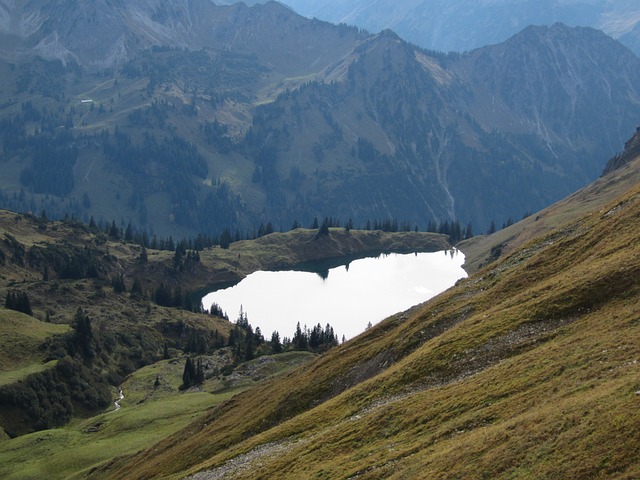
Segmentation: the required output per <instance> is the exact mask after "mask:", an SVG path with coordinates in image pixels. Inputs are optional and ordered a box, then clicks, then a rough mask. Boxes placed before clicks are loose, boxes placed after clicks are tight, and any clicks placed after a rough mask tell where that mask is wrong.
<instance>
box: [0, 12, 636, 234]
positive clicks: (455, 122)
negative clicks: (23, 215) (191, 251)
mask: <svg viewBox="0 0 640 480" xmlns="http://www.w3.org/2000/svg"><path fill="white" fill-rule="evenodd" d="M3 5H4V8H5V12H8V13H7V14H6V15H5V16H4V17H3V18H5V20H6V21H4V22H3V23H2V28H3V31H4V34H3V35H4V36H5V38H6V39H7V42H6V43H5V42H3V43H2V45H3V48H4V54H3V57H2V58H3V59H0V75H1V76H2V79H3V82H2V83H1V84H0V126H1V127H2V128H1V129H0V140H1V145H2V147H1V150H0V169H1V171H2V176H1V177H0V206H3V207H4V208H8V209H11V210H15V211H30V212H35V213H37V214H39V213H40V212H42V211H43V210H44V211H46V213H47V215H48V216H49V217H63V216H64V215H65V214H69V215H75V216H76V217H78V218H81V219H84V220H86V221H87V222H88V221H89V219H90V217H91V216H93V217H94V219H95V220H96V221H97V222H98V223H99V222H100V221H101V220H102V221H103V222H109V223H111V221H112V220H114V219H115V220H116V222H117V223H118V224H119V226H121V227H122V228H126V226H127V224H128V223H131V224H132V225H133V226H134V227H139V228H141V229H144V230H146V231H150V232H152V233H158V234H161V235H164V236H168V235H173V236H174V237H177V238H180V237H183V236H185V235H193V236H195V235H196V234H197V233H199V232H206V233H209V234H213V235H219V234H221V233H222V232H223V231H224V230H225V228H229V229H230V231H231V232H235V231H236V230H237V231H239V233H240V235H241V236H245V235H251V234H252V230H253V229H255V228H256V226H257V225H259V224H260V223H261V222H263V223H268V222H272V224H273V225H274V226H275V228H276V229H279V228H281V229H283V230H285V229H288V228H289V227H290V226H291V225H292V224H293V223H294V221H298V222H302V223H303V224H305V225H310V224H311V222H312V221H313V218H314V217H318V218H323V217H326V216H333V217H337V218H338V219H339V220H340V221H342V222H347V221H348V220H349V219H352V221H353V222H354V223H355V225H356V226H360V227H364V225H365V224H366V222H367V221H368V220H371V221H375V220H378V219H394V218H395V219H397V220H398V221H399V223H404V224H405V225H406V224H408V225H410V226H411V227H414V226H417V227H418V228H419V229H424V228H425V227H426V226H427V225H428V224H429V223H431V222H436V223H438V222H444V221H452V220H458V221H460V222H461V223H462V224H467V222H471V223H472V224H473V226H474V227H475V231H476V233H477V232H482V231H485V229H487V228H488V227H489V225H490V223H491V220H496V221H497V222H498V223H501V222H506V221H507V219H508V218H520V217H522V216H523V215H524V214H525V213H527V212H531V211H535V210H538V209H540V208H542V207H544V206H546V205H548V204H550V203H552V202H553V201H555V200H557V199H559V198H561V197H562V196H564V195H566V194H568V193H570V192H571V191H574V190H575V189H576V188H578V187H580V186H582V185H584V184H585V183H587V182H588V181H590V180H592V179H594V178H595V177H596V176H597V174H598V173H599V172H600V171H601V169H602V166H603V165H602V163H601V162H602V159H604V158H607V157H610V156H611V155H612V154H613V153H614V152H615V151H616V149H617V148H618V145H620V144H622V141H623V139H624V138H626V137H627V135H628V133H629V132H630V131H632V130H633V129H634V128H635V127H636V126H637V125H636V123H637V118H640V81H639V80H638V79H640V60H638V59H637V58H636V57H634V56H633V55H632V54H631V53H630V52H629V51H628V50H626V49H624V48H622V47H621V46H620V45H619V44H617V43H615V42H614V41H612V40H611V39H610V38H608V37H606V36H605V35H603V34H601V33H598V32H595V31H593V30H590V29H571V28H567V27H564V26H561V25H556V26H554V27H549V28H531V29H527V30H525V31H524V32H522V33H521V34H519V35H517V36H515V37H514V38H512V39H511V40H509V41H507V42H505V43H503V44H500V45H496V46H493V47H487V48H483V49H480V50H477V51H475V52H473V53H471V54H468V55H448V56H447V55H441V54H436V53H432V52H425V51H422V50H420V49H417V48H415V47H412V46H410V45H409V44H407V43H406V42H404V41H402V40H401V39H400V38H399V37H397V36H396V35H394V34H393V33H391V32H389V31H385V32H382V33H381V34H378V35H368V34H364V33H362V32H359V31H358V30H357V29H355V28H349V27H346V26H332V25H330V24H327V23H324V22H320V21H310V20H306V19H304V18H302V17H300V16H298V15H296V14H294V13H293V12H291V11H290V10H289V9H287V8H285V7H284V6H282V5H280V4H277V3H275V2H269V3H268V4H266V5H255V6H253V7H247V6H246V5H243V4H237V5H232V6H216V5H214V4H212V3H211V2H209V1H208V0H192V1H188V2H187V1H185V2H178V3H176V2H173V3H172V2H166V1H163V0H154V1H151V0H149V1H136V2H116V1H106V0H105V1H103V2H97V3H92V4H91V5H84V4H83V6H82V7H81V8H74V5H75V3H74V2H71V1H58V2H53V1H47V0H38V1H35V0H34V1H30V2H25V1H20V2H12V3H5V4H3ZM27 26H29V28H27ZM88 28H90V29H91V32H92V35H91V40H90V41H84V40H82V39H83V38H85V37H86V36H87V35H86V32H85V30H83V29H88ZM274 32H278V33H277V34H274ZM115 35H119V36H118V39H121V40H117V39H116V38H115ZM94 40H95V41H94ZM114 45H120V47H118V50H117V52H116V51H115V50H113V48H115V47H113V46H114ZM45 46H47V48H45ZM49 47H51V48H49ZM53 47H55V48H53ZM112 47H113V48H112ZM114 52H116V53H114ZM523 59H526V61H523ZM107 67H108V68H107ZM532 79H535V81H533V80H532Z"/></svg>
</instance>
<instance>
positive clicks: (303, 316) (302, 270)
mask: <svg viewBox="0 0 640 480" xmlns="http://www.w3.org/2000/svg"><path fill="white" fill-rule="evenodd" d="M463 263H464V254H462V252H460V251H458V250H450V251H440V252H432V253H410V254H395V253H392V254H382V255H379V256H377V257H367V258H360V259H356V260H352V261H348V260H347V259H343V260H342V261H340V260H336V261H333V262H318V263H311V264H303V265H298V266H297V267H295V268H294V269H292V270H282V271H258V272H254V273H252V274H251V275H249V276H247V277H246V278H244V279H243V280H242V281H241V282H239V283H238V284H236V285H234V286H231V287H228V288H221V289H218V290H215V291H212V292H211V293H209V294H207V295H206V296H205V297H204V298H203V299H202V304H203V306H204V308H207V309H209V308H210V307H211V305H212V304H214V303H215V304H217V305H218V306H219V307H220V308H221V309H222V310H224V311H225V312H226V313H227V315H228V316H229V318H230V319H231V320H234V319H235V318H237V316H238V315H239V313H240V311H241V309H242V311H243V312H244V313H245V314H246V315H247V318H248V321H249V323H250V324H251V325H252V326H253V328H254V329H255V328H256V327H260V330H261V332H262V334H263V335H264V336H265V338H267V339H268V338H270V337H271V334H272V332H273V331H278V333H279V334H280V337H281V338H284V337H288V338H291V337H292V336H293V334H294V332H295V330H296V325H297V323H298V322H299V323H300V326H301V327H302V328H304V326H305V325H306V326H307V327H308V328H310V329H311V328H313V327H314V326H315V325H318V324H320V325H321V326H322V327H323V328H324V327H325V326H326V325H327V323H329V324H330V325H331V326H332V327H333V329H334V331H335V333H336V335H337V336H338V339H339V340H342V339H346V340H348V339H350V338H353V337H355V336H357V335H359V334H360V333H362V332H363V331H364V330H365V329H367V328H368V327H369V326H371V325H374V324H376V323H377V322H379V321H381V320H383V319H385V318H387V317H389V316H391V315H393V314H395V313H398V312H402V311H404V310H407V309H408V308H411V307H412V306H414V305H417V304H420V303H422V302H425V301H427V300H429V299H430V298H432V297H434V296H435V295H437V294H439V293H441V292H443V291H444V290H446V289H448V288H449V287H451V286H453V285H454V284H455V283H456V282H457V281H458V280H459V279H461V278H465V277H466V276H467V273H466V272H465V271H464V269H463V268H462V265H463Z"/></svg>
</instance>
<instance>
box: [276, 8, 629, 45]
mask: <svg viewBox="0 0 640 480" xmlns="http://www.w3.org/2000/svg"><path fill="white" fill-rule="evenodd" d="M284 3H286V4H288V5H291V6H292V7H293V8H294V9H295V10H296V11H297V12H298V13H300V14H301V15H304V16H306V17H309V18H312V17H315V18H320V19H322V20H327V21H330V22H333V23H346V24H348V25H357V26H358V27H360V28H364V29H366V30H368V31H370V32H374V33H377V32H379V31H381V30H384V29H387V28H388V29H391V30H393V31H395V32H396V33H398V34H399V35H400V36H401V37H402V38H404V39H405V40H407V41H409V42H412V43H415V44H416V45H420V46H422V47H424V48H429V49H433V50H439V51H445V52H446V51H456V52H462V51H468V50H473V49H475V48H479V47H483V46H485V45H490V44H494V43H499V42H502V41H504V40H506V39H507V38H509V37H510V36H512V35H514V34H516V33H517V32H518V31H520V30H522V29H523V28H525V27H527V26H529V25H552V24H554V23H556V22H562V23H566V24H568V25H573V26H590V27H594V28H598V29H600V30H602V31H604V32H605V33H607V34H608V35H610V36H612V37H613V38H617V39H620V41H621V42H622V43H624V44H625V45H627V46H628V47H629V48H631V49H632V50H633V51H634V52H636V53H640V50H639V49H638V48H637V47H638V44H637V40H636V39H635V38H636V37H637V35H636V34H634V33H633V32H634V28H637V25H638V21H639V20H640V9H638V5H637V3H636V2H634V1H633V0H612V1H606V2H595V1H591V0H577V1H563V0H544V1H540V0H535V1H534V0H526V1H512V0H498V1H491V2H478V1H476V0H462V1H456V2H450V1H446V0H412V1H404V2H394V1H391V0H382V1H377V2H370V1H366V0H360V1H345V0H330V1H318V0H288V1H286V2H284Z"/></svg>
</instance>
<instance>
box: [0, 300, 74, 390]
mask: <svg viewBox="0 0 640 480" xmlns="http://www.w3.org/2000/svg"><path fill="white" fill-rule="evenodd" d="M68 330H69V328H68V327H67V326H66V325H53V324H51V323H43V322H40V321H38V320H36V319H34V318H33V317H30V316H28V315H24V314H23V313H19V312H14V311H12V310H6V309H4V308H0V385H5V384H7V383H12V382H15V381H18V380H20V379H22V378H24V377H26V376H27V375H29V374H31V373H35V372H38V371H41V370H43V369H45V368H48V367H49V366H50V365H49V364H45V363H43V361H44V358H43V352H41V351H40V350H39V347H40V345H42V343H44V341H45V340H46V339H47V338H48V337H50V336H53V335H60V334H63V333H65V332H67V331H68Z"/></svg>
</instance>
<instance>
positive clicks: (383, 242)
mask: <svg viewBox="0 0 640 480" xmlns="http://www.w3.org/2000/svg"><path fill="white" fill-rule="evenodd" d="M0 228H1V229H2V230H1V232H2V238H0V249H2V250H3V253H4V256H5V257H4V258H5V262H4V264H3V265H0V296H2V297H4V294H5V292H6V291H8V290H11V289H19V290H26V291H27V292H28V294H29V298H30V301H31V305H32V307H33V310H34V317H28V316H26V315H22V314H19V313H16V312H12V311H7V310H3V309H0V331H1V333H2V338H1V339H0V370H1V371H0V383H11V382H13V381H16V380H19V379H21V378H24V377H25V376H26V375H28V374H30V373H35V372H37V371H40V370H42V369H44V368H49V367H51V366H53V363H51V364H43V363H42V360H43V355H44V354H45V353H46V352H45V351H44V350H42V351H41V350H40V345H42V343H43V342H44V341H45V340H46V339H47V338H48V337H49V336H51V335H59V334H62V333H65V332H67V331H69V327H68V325H67V324H68V323H69V322H70V321H71V320H72V319H73V317H74V315H75V312H76V309H77V308H78V307H79V306H80V307H82V308H83V309H84V310H85V311H86V312H87V313H88V314H89V316H90V317H91V319H92V323H93V327H94V329H95V330H96V331H99V332H100V336H101V337H104V336H105V335H106V336H110V337H111V338H114V335H117V336H116V337H115V338H116V340H118V338H122V337H121V334H125V337H126V338H129V339H134V342H133V345H128V346H127V345H122V346H119V345H117V346H116V348H115V350H116V354H117V352H124V350H128V351H129V353H131V352H133V351H135V350H136V349H139V346H138V342H137V340H135V339H143V344H144V345H146V346H147V348H151V349H154V348H155V349H156V352H155V355H156V356H161V354H162V345H163V343H164V341H163V339H162V335H161V332H162V331H163V329H164V327H163V326H164V325H165V324H177V323H184V324H185V325H186V326H188V327H190V328H193V329H196V330H200V331H213V330H218V331H219V332H220V333H222V334H223V335H225V336H226V335H228V332H229V330H230V328H231V327H232V324H230V323H229V322H226V321H224V320H222V319H219V318H216V317H212V316H210V315H198V314H192V313H190V312H187V311H184V310H176V309H169V308H163V307H158V306H156V305H154V304H152V303H149V302H148V301H147V300H144V299H143V300H136V299H132V298H130V297H129V295H128V294H116V293H115V292H113V290H112V288H111V286H110V285H109V276H112V275H115V274H119V273H123V274H124V276H125V281H126V283H127V284H128V286H130V285H131V283H132V281H133V278H134V277H136V276H138V277H139V278H142V279H144V288H145V289H147V290H148V291H150V292H152V291H153V288H154V286H155V285H157V284H159V283H160V282H167V283H169V284H171V285H172V286H174V287H175V286H176V285H178V284H179V285H180V286H181V287H182V288H183V289H184V291H186V290H188V289H190V288H199V287H203V286H205V285H207V284H216V283H220V282H223V281H227V280H230V279H240V278H242V277H243V276H245V275H247V274H249V273H251V272H252V271H253V270H255V269H258V268H279V267H288V266H292V265H294V264H296V263H298V262H304V261H309V260H311V259H314V258H321V259H323V258H324V259H327V258H328V259H331V258H336V257H339V256H343V255H362V254H365V253H379V252H385V251H398V252H403V251H414V250H438V249H446V248H450V246H449V244H448V243H447V242H446V239H445V237H443V236H440V235H432V234H424V233H413V232H407V233H398V234H387V233H381V232H358V231H352V232H351V233H348V234H347V233H346V232H344V230H343V229H332V230H331V232H330V235H329V236H326V237H321V238H318V239H316V238H315V235H316V231H312V230H306V229H299V230H296V231H294V232H289V233H286V234H279V233H278V234H273V235H269V236H266V237H262V238H260V239H258V240H256V241H247V242H237V243H234V244H232V246H231V248H230V249H229V250H222V249H220V248H215V249H211V250H207V251H204V252H202V255H201V256H202V261H201V262H200V263H199V264H197V265H195V266H194V267H193V268H192V269H190V270H188V271H185V272H182V273H176V272H175V271H173V270H172V267H171V265H172V261H173V254H172V253H171V252H159V251H152V250H149V251H148V256H149V261H148V262H147V263H144V264H143V263H141V262H139V261H138V260H137V257H138V255H139V253H140V249H139V247H137V246H135V245H130V244H125V243H121V242H113V241H109V242H107V243H99V242H96V239H95V237H94V235H93V234H91V233H90V232H88V231H87V230H86V229H83V228H78V227H77V226H74V225H73V224H66V223H62V222H54V223H51V222H48V223H43V222H41V221H39V220H38V219H35V218H33V217H29V216H24V215H16V214H13V213H10V212H6V211H0ZM6 235H9V236H10V237H8V236H6ZM8 238H13V239H15V240H16V241H17V242H18V243H19V244H21V245H22V246H23V247H24V251H25V252H28V251H29V248H30V247H32V246H34V245H44V244H47V245H60V246H61V248H65V249H66V248H67V247H68V246H69V245H73V246H76V247H80V248H84V247H85V246H89V247H90V248H92V249H95V251H96V252H97V255H98V257H102V256H104V258H105V259H106V258H107V257H106V254H107V253H108V255H109V258H110V260H108V261H106V262H105V263H103V264H102V265H103V266H104V267H105V268H106V269H107V271H106V273H104V274H103V277H104V278H103V279H102V280H94V279H83V280H59V279H54V278H51V279H50V280H49V281H43V280H42V271H41V270H42V268H41V267H40V268H31V267H30V266H29V262H28V260H27V257H26V256H25V257H24V258H23V261H24V263H23V264H21V262H16V261H14V260H13V259H12V257H13V253H12V251H11V249H10V247H9V244H8V243H7V242H6V241H5V242H3V240H4V239H8ZM47 313H49V314H50V316H51V319H52V322H53V323H45V322H44V321H43V320H44V318H45V316H46V314H47ZM25 325H28V328H25ZM118 341H121V340H118ZM170 344H171V345H172V344H173V343H170ZM123 349H124V350H123ZM171 351H172V355H175V354H176V353H177V351H176V350H174V349H173V348H172V349H171ZM134 353H135V352H134ZM115 359H116V357H115V356H114V360H115ZM306 360H308V358H307V357H306V356H305V355H304V354H302V356H301V354H298V353H292V354H285V355H282V356H279V357H278V360H277V361H275V362H268V361H267V359H265V358H264V357H262V358H261V359H259V360H257V361H256V362H258V363H259V365H260V367H259V368H257V367H254V366H252V365H253V363H249V364H247V365H242V366H241V367H239V368H237V369H236V373H234V374H233V375H231V376H229V377H223V378H222V379H221V380H219V381H215V380H210V381H209V382H207V385H206V386H205V388H206V389H207V391H211V392H216V395H215V396H211V395H208V394H197V393H195V392H194V393H188V394H182V395H176V394H177V387H178V386H179V384H180V378H181V375H182V368H183V364H184V362H183V361H180V360H178V361H177V362H176V361H175V360H173V361H171V362H164V361H160V362H158V363H156V364H153V365H150V366H147V367H144V368H143V369H141V370H139V371H137V372H136V373H135V374H133V375H132V376H130V377H128V378H127V380H126V381H125V384H124V385H125V386H124V389H125V392H126V394H125V395H126V397H125V400H124V401H123V410H121V411H118V412H107V413H104V414H101V415H99V416H97V417H93V418H90V419H76V420H74V421H73V422H72V423H71V424H70V425H68V426H67V427H64V428H61V429H56V430H50V431H46V432H39V433H33V434H30V435H25V436H22V437H19V438H17V439H13V440H10V441H8V439H7V438H6V437H4V435H3V433H2V430H0V435H2V438H1V439H2V440H3V442H0V476H1V477H2V478H33V476H36V477H37V476H42V475H43V474H44V472H46V473H47V475H48V476H49V478H54V477H56V478H66V477H67V476H69V475H71V474H74V473H78V472H83V471H87V470H88V469H91V468H92V467H93V466H94V465H96V464H98V463H101V462H104V461H107V460H109V459H112V458H113V457H117V456H120V455H126V454H130V453H131V452H135V451H137V450H140V449H142V448H146V447H148V446H150V445H152V444H153V443H155V442H157V441H159V440H161V439H162V438H165V437H167V436H168V435H170V434H172V433H174V432H175V431H176V430H178V429H179V428H181V427H183V426H185V425H186V424H188V423H190V422H191V421H193V419H194V418H196V416H197V415H199V414H201V413H203V412H204V411H205V410H206V409H208V408H211V407H212V406H214V405H216V404H217V403H219V402H221V401H224V400H226V399H228V398H229V397H231V396H232V395H233V394H235V393H237V392H240V391H243V390H246V389H247V388H250V387H253V386H255V384H256V382H255V380H254V379H255V378H266V377H271V376H274V375H276V374H280V373H282V372H285V371H287V370H289V369H291V368H293V366H295V365H299V364H300V363H303V362H305V361H306ZM115 361H119V360H115ZM261 362H262V363H261ZM264 362H266V363H264ZM169 365H171V367H169ZM237 372H239V373H237ZM243 372H244V373H243ZM156 375H160V378H161V380H162V385H163V387H162V389H160V390H155V389H154V390H152V391H149V388H148V387H149V386H150V385H152V384H153V382H154V380H155V378H156ZM115 393H116V392H115V390H114V398H115ZM124 407H127V408H126V409H125V408H124ZM96 425H98V426H99V427H100V428H99V429H98V430H97V431H92V430H94V428H95V426H96ZM4 440H7V441H6V442H4ZM78 474H80V473H78Z"/></svg>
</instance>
